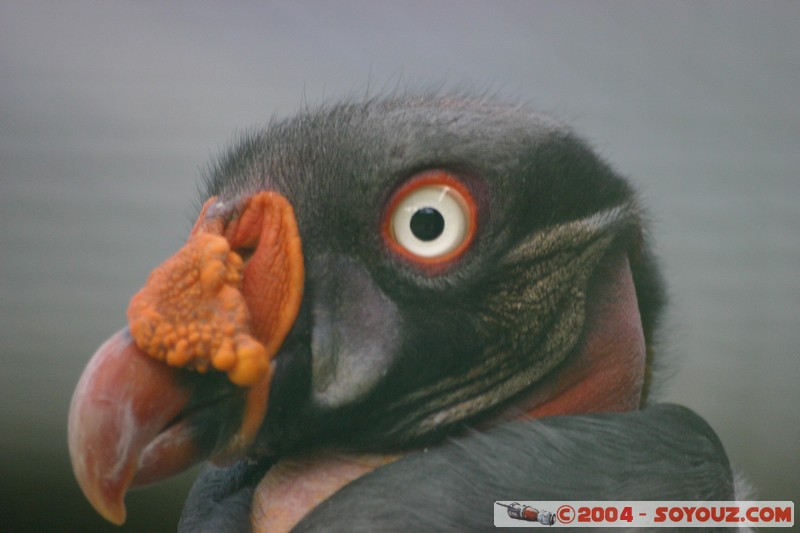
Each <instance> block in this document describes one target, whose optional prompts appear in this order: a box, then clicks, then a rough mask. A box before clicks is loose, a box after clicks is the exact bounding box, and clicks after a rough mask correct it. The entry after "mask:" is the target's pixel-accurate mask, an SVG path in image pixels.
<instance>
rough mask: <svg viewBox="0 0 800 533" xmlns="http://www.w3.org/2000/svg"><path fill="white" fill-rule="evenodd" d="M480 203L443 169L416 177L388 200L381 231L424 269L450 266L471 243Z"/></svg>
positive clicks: (391, 245) (391, 244) (395, 248)
mask: <svg viewBox="0 0 800 533" xmlns="http://www.w3.org/2000/svg"><path fill="white" fill-rule="evenodd" d="M477 218H478V208H477V205H476V203H475V200H474V199H473V197H472V194H470V192H469V189H467V187H466V185H464V183H463V182H462V181H461V180H460V179H459V178H458V177H456V176H455V175H454V174H452V173H451V172H448V171H445V170H430V171H427V172H422V173H420V174H417V175H416V176H414V177H412V178H411V179H410V180H409V181H407V182H406V183H405V184H404V185H402V186H401V187H400V188H399V189H398V190H397V191H396V192H395V193H394V195H392V198H391V199H390V200H389V204H388V207H387V209H386V214H385V215H384V219H383V224H382V232H383V238H384V240H385V241H386V243H387V245H388V246H389V248H390V249H391V250H392V251H394V252H395V253H397V254H398V255H399V256H401V257H403V258H404V259H406V260H408V261H409V262H411V263H413V264H414V265H416V266H419V267H422V268H424V269H426V270H436V271H438V270H440V269H444V268H447V267H448V266H449V265H450V264H451V263H452V262H453V261H455V260H457V259H458V258H459V257H461V256H462V255H463V254H464V252H465V251H466V250H467V249H469V247H470V245H471V244H472V240H473V239H474V237H475V231H476V228H477Z"/></svg>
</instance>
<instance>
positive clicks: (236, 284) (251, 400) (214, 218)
mask: <svg viewBox="0 0 800 533" xmlns="http://www.w3.org/2000/svg"><path fill="white" fill-rule="evenodd" d="M243 256H249V258H248V259H247V260H246V261H245V260H244V259H243ZM303 279H304V270H303V256H302V250H301V246H300V238H299V234H298V230H297V223H296V221H295V218H294V213H293V211H292V208H291V205H290V204H289V203H288V201H287V200H286V199H285V198H283V197H282V196H280V195H279V194H277V193H273V192H261V193H258V194H256V195H254V196H252V197H250V198H249V199H248V200H247V201H246V202H244V203H243V204H241V205H238V206H235V207H234V209H229V208H226V207H225V206H224V205H222V204H220V203H218V202H216V200H215V199H214V198H212V199H211V200H209V201H208V202H207V203H206V205H205V206H204V207H203V211H202V213H201V215H200V217H199V219H198V222H197V223H196V225H195V227H194V229H193V230H192V233H191V235H190V237H189V240H188V241H187V243H186V245H185V246H184V247H183V248H181V250H179V251H178V253H177V254H175V255H174V256H173V257H171V258H170V259H168V260H167V261H165V262H164V263H163V264H162V265H161V266H159V267H158V268H157V269H156V270H154V271H153V273H152V274H151V275H150V277H149V278H148V280H147V283H146V284H145V287H144V288H143V289H142V290H141V291H140V292H139V293H138V294H137V295H136V296H135V297H134V298H133V299H132V300H131V305H130V307H129V309H128V321H129V325H130V329H128V328H125V329H123V330H121V331H119V332H117V333H116V334H115V335H114V336H112V337H111V338H110V339H109V340H108V341H106V342H105V343H104V344H103V345H102V346H101V347H100V348H99V350H98V351H97V353H95V355H94V356H93V357H92V359H91V361H90V362H89V364H88V366H87V368H86V370H85V371H84V373H83V375H82V377H81V379H80V381H79V383H78V387H77V389H76V391H75V394H74V396H73V399H72V404H71V406H70V414H69V425H68V433H69V448H70V457H71V459H72V465H73V470H74V471H75V476H76V477H77V479H78V483H79V484H80V486H81V488H82V490H83V491H84V494H85V495H86V497H87V498H88V499H89V501H90V502H91V504H92V505H93V506H94V507H95V509H96V510H97V511H98V512H99V513H100V514H101V515H103V516H104V517H105V518H107V519H108V520H110V521H111V522H114V523H116V524H122V523H123V522H124V521H125V506H124V497H125V492H126V491H127V489H128V488H130V487H134V486H139V485H144V484H148V483H153V482H155V481H158V480H161V479H164V478H166V477H170V476H172V475H175V474H177V473H179V472H181V471H182V470H185V469H186V468H189V467H190V466H192V465H193V464H195V463H197V462H199V461H201V460H203V459H205V458H207V457H212V458H213V460H214V461H215V462H224V461H229V460H232V459H234V458H236V457H239V456H241V455H242V454H244V453H245V452H246V450H247V449H248V448H249V446H250V445H251V444H252V442H253V440H254V439H255V436H256V433H257V432H258V429H259V427H260V426H261V423H262V421H263V418H264V415H265V414H266V409H267V399H268V396H269V390H270V383H271V378H272V368H273V366H274V363H273V359H274V357H275V356H276V355H277V353H278V351H279V350H280V347H281V344H282V343H283V341H284V339H285V338H286V336H287V334H288V332H289V330H290V329H291V327H292V325H293V323H294V321H295V319H296V317H297V313H298V311H299V308H300V302H301V300H302V293H303ZM210 369H213V370H216V371H220V372H225V373H226V374H227V380H226V379H224V378H222V375H221V374H218V373H217V372H214V371H213V370H212V372H209V375H208V376H200V375H197V374H195V373H191V372H187V371H186V370H196V371H197V372H199V373H201V374H204V373H206V372H207V371H209V370H210Z"/></svg>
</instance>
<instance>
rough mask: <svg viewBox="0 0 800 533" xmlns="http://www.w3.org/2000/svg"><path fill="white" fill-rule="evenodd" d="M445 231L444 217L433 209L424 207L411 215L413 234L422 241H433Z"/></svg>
mask: <svg viewBox="0 0 800 533" xmlns="http://www.w3.org/2000/svg"><path fill="white" fill-rule="evenodd" d="M443 231H444V217H443V216H442V214H441V213H440V212H439V211H437V210H436V209H434V208H432V207H423V208H422V209H418V210H417V212H416V213H414V214H413V215H411V233H413V234H414V236H415V237H416V238H417V239H419V240H421V241H432V240H434V239H435V238H437V237H438V236H439V235H441V234H442V232H443Z"/></svg>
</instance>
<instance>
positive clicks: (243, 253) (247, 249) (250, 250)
mask: <svg viewBox="0 0 800 533" xmlns="http://www.w3.org/2000/svg"><path fill="white" fill-rule="evenodd" d="M233 251H234V252H236V253H237V254H239V257H241V258H242V263H243V264H247V262H248V261H249V260H250V258H251V257H253V254H254V253H255V251H256V248H255V246H242V247H240V248H235V249H234V250H233Z"/></svg>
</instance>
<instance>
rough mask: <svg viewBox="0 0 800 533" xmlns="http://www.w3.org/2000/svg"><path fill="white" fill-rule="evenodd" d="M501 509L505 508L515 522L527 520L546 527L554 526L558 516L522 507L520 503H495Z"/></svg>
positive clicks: (527, 506) (528, 506)
mask: <svg viewBox="0 0 800 533" xmlns="http://www.w3.org/2000/svg"><path fill="white" fill-rule="evenodd" d="M494 503H496V504H497V505H499V506H501V507H505V508H506V510H507V511H508V516H510V517H511V518H513V519H515V520H525V521H526V522H539V523H540V524H542V525H545V526H552V525H553V524H555V523H556V515H554V514H553V513H551V512H550V511H540V510H539V509H536V508H534V507H531V506H530V505H520V504H519V503H518V502H513V503H510V504H505V503H500V502H494Z"/></svg>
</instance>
